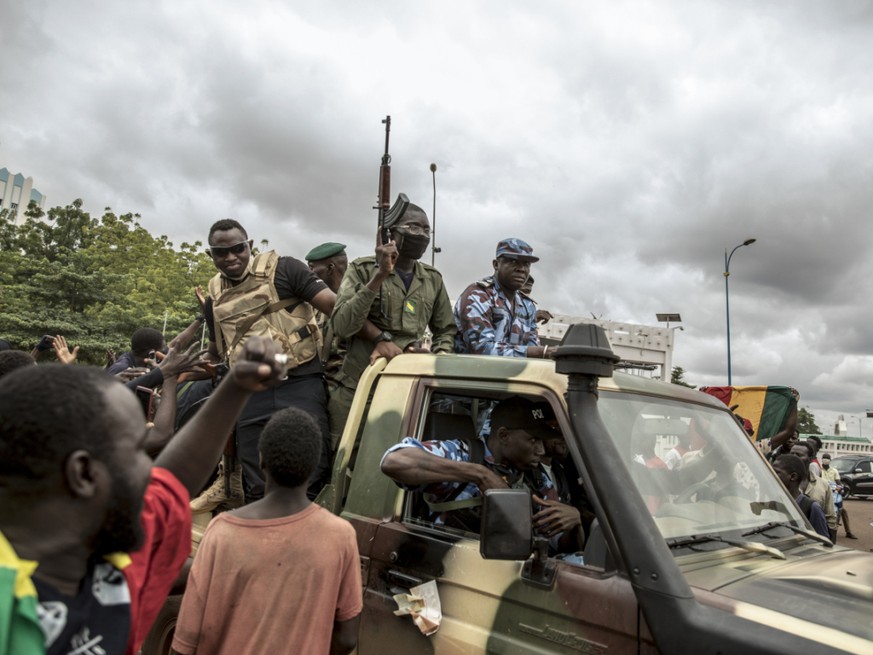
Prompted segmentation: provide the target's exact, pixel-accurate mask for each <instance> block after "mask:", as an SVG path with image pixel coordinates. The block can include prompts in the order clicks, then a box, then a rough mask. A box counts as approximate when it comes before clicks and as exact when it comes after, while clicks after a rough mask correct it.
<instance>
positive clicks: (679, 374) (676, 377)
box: [670, 366, 696, 389]
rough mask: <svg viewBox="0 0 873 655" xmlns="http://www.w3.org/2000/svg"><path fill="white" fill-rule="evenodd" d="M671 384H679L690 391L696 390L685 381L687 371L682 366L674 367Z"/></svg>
mask: <svg viewBox="0 0 873 655" xmlns="http://www.w3.org/2000/svg"><path fill="white" fill-rule="evenodd" d="M670 382H672V383H673V384H678V385H680V386H682V387H688V388H689V389H696V387H695V386H694V385H693V384H688V383H687V382H686V381H685V369H684V368H682V367H681V366H674V367H673V371H672V372H671V373H670Z"/></svg>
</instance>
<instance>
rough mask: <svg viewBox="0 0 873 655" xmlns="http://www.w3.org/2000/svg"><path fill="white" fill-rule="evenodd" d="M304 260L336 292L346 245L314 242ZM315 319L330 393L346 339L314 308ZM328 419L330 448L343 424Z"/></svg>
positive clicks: (335, 383)
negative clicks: (319, 333)
mask: <svg viewBox="0 0 873 655" xmlns="http://www.w3.org/2000/svg"><path fill="white" fill-rule="evenodd" d="M306 263H307V264H309V270H311V271H312V272H313V273H315V275H317V276H318V277H319V278H321V280H322V281H323V282H324V283H325V284H326V285H327V288H328V289H330V290H331V291H333V292H334V293H336V292H338V291H339V287H340V283H341V282H342V280H343V276H344V275H345V274H346V270H347V269H348V267H349V258H348V255H346V246H345V244H342V243H334V242H328V243H322V244H320V245H317V246H315V248H313V249H312V250H310V251H309V252H308V253H306ZM315 320H316V321H317V322H318V327H319V329H320V330H321V334H322V335H323V336H324V345H323V346H322V351H321V361H322V363H323V364H324V379H325V381H326V382H327V389H328V392H329V393H330V394H333V392H334V390H335V389H336V387H337V386H338V385H339V382H338V381H337V376H338V375H339V372H340V369H341V368H342V365H343V360H344V359H345V357H346V351H347V350H348V342H347V341H346V339H338V338H336V336H334V333H333V328H332V327H331V325H330V322H329V321H330V316H329V315H327V314H323V313H322V312H318V311H317V312H316V313H315ZM328 418H329V419H330V421H329V422H330V437H331V447H332V448H333V450H336V446H337V443H339V439H340V436H342V429H343V426H342V425H341V424H340V425H337V424H336V422H335V421H334V420H333V415H330V416H329V417H328Z"/></svg>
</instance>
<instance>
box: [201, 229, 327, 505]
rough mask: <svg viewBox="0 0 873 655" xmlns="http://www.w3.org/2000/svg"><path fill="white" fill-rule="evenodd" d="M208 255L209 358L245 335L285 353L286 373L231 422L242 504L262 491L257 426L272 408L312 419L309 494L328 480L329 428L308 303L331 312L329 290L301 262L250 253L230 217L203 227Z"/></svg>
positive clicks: (317, 338) (232, 349)
mask: <svg viewBox="0 0 873 655" xmlns="http://www.w3.org/2000/svg"><path fill="white" fill-rule="evenodd" d="M209 254H210V255H211V256H212V261H213V263H214V264H215V267H216V268H217V269H218V274H217V275H216V276H215V277H213V278H212V279H211V280H210V281H209V298H207V300H206V305H205V308H204V316H205V318H206V325H207V326H208V328H209V348H208V352H209V356H210V358H211V359H212V360H213V361H216V362H218V361H225V362H226V363H228V364H229V365H230V366H231V367H233V365H234V363H235V362H236V358H237V356H238V355H239V353H240V352H241V350H242V345H243V344H244V343H245V342H246V340H247V339H248V338H249V337H251V336H255V335H257V336H262V337H267V338H269V339H272V340H273V341H274V342H275V343H276V344H278V345H279V346H280V347H281V350H282V353H283V354H284V355H286V356H287V361H288V375H287V377H286V379H285V380H284V381H283V382H282V384H280V385H279V386H277V387H274V388H270V389H267V390H265V391H261V392H259V393H256V394H254V395H253V396H252V398H251V399H250V400H249V402H248V404H247V405H246V407H245V409H244V410H243V412H242V414H241V416H240V419H239V422H238V423H237V425H236V440H237V454H238V456H239V458H240V462H241V463H242V469H243V488H244V490H245V497H246V498H245V499H246V502H247V503H250V502H253V501H255V500H258V499H260V498H262V497H263V495H264V478H263V473H262V471H261V469H260V466H259V461H258V457H259V455H258V441H259V440H260V436H261V430H262V429H263V427H264V425H266V423H267V421H269V420H270V417H271V416H272V415H273V413H274V412H276V411H278V410H280V409H282V408H284V407H297V408H298V409H302V410H303V411H305V412H308V413H309V414H311V415H312V417H313V418H314V419H315V420H316V422H317V423H318V426H319V429H320V430H321V435H322V449H321V460H320V461H319V465H318V467H317V468H316V470H315V473H314V475H313V477H312V480H311V482H310V486H309V490H308V493H309V496H310V497H311V498H314V497H315V496H316V495H317V493H318V491H319V490H320V489H321V487H322V486H324V484H325V483H326V482H327V481H328V480H329V479H330V454H331V449H330V432H329V428H328V420H327V391H326V390H325V385H324V379H323V375H322V373H323V371H322V363H321V359H320V357H319V351H320V350H321V346H322V335H321V331H320V330H319V328H318V325H317V323H316V320H315V312H314V311H313V308H315V309H317V310H319V311H321V312H324V313H325V314H328V315H330V313H331V312H332V311H333V306H334V301H335V300H336V296H335V295H334V292H333V291H331V290H330V289H329V288H328V287H327V285H326V284H325V283H324V282H323V281H322V280H321V279H319V278H318V277H317V276H316V275H315V274H314V273H313V272H312V271H310V270H309V268H308V267H307V266H306V264H304V263H303V262H301V261H299V260H297V259H294V258H293V257H279V256H278V255H277V254H276V253H275V252H273V251H269V252H264V253H260V254H257V255H252V240H250V239H249V237H248V234H247V233H246V231H245V229H244V228H243V226H242V225H240V224H239V223H238V222H237V221H235V220H232V219H224V220H220V221H218V222H217V223H215V224H214V225H213V226H212V227H211V228H210V230H209Z"/></svg>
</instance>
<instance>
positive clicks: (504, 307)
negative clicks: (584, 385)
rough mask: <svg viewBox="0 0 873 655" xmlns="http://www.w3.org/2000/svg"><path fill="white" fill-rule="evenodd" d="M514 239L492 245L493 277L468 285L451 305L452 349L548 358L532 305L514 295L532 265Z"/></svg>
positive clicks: (535, 259) (530, 254)
mask: <svg viewBox="0 0 873 655" xmlns="http://www.w3.org/2000/svg"><path fill="white" fill-rule="evenodd" d="M539 260H540V258H539V257H534V255H533V248H531V247H530V245H528V244H527V243H526V242H524V241H522V240H521V239H517V238H508V239H503V240H502V241H501V242H500V243H498V244H497V252H496V254H495V257H494V261H493V262H492V265H493V266H494V274H493V275H490V276H488V277H486V278H484V279H482V280H479V281H478V282H474V283H473V284H471V285H470V286H468V287H467V288H466V289H465V290H464V292H463V293H462V294H461V295H460V296H459V297H458V300H457V301H456V302H455V308H454V317H455V324H456V325H457V329H458V333H457V337H456V339H455V351H456V352H459V353H468V354H472V355H498V356H502V357H536V358H541V357H542V358H545V357H552V356H553V353H549V347H548V346H541V345H540V340H539V335H538V334H537V319H536V317H537V307H536V305H535V304H534V302H533V301H532V300H531V299H530V298H528V297H527V296H526V295H524V294H523V293H521V292H520V290H521V288H522V287H523V286H524V284H525V282H527V279H528V277H529V276H530V267H531V264H533V263H534V262H538V261H539Z"/></svg>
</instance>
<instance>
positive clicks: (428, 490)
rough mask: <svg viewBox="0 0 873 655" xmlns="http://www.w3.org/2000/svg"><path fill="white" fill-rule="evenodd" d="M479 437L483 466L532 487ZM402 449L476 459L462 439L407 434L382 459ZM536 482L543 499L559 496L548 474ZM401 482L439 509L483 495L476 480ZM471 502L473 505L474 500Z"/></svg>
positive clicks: (438, 518) (440, 520) (439, 517)
mask: <svg viewBox="0 0 873 655" xmlns="http://www.w3.org/2000/svg"><path fill="white" fill-rule="evenodd" d="M479 440H480V441H481V442H482V444H483V446H484V452H485V456H484V461H482V462H481V463H482V464H483V465H485V466H487V467H488V468H490V469H491V470H492V471H494V472H495V473H496V474H497V475H499V476H500V477H502V478H503V479H504V481H505V482H506V483H507V484H508V485H509V486H511V487H516V488H521V487H525V486H528V484H526V483H525V476H524V475H523V473H522V472H521V471H519V470H518V469H515V468H513V467H511V466H503V465H500V464H498V463H497V462H496V461H495V460H494V455H493V454H492V453H491V450H490V449H489V448H488V442H487V440H485V439H484V438H482V437H479ZM401 448H420V449H421V450H424V451H425V452H428V453H430V454H431V455H436V456H437V457H442V458H443V459H450V460H452V461H455V462H469V461H471V459H472V457H471V453H470V447H469V446H468V444H466V443H465V442H464V441H462V440H460V439H447V440H445V441H419V440H418V439H415V438H413V437H406V438H404V439H403V440H402V441H401V442H400V443H399V444H396V445H394V446H391V448H389V449H388V450H387V451H386V452H385V455H383V457H382V459H383V460H384V459H385V457H387V456H388V455H389V454H390V453H393V452H394V451H397V450H400V449H401ZM528 480H530V479H528ZM536 482H537V484H538V485H540V486H539V487H538V488H533V489H531V491H533V492H534V493H536V494H538V495H539V496H540V497H542V498H555V497H557V496H556V492H555V489H554V484H553V483H552V481H551V480H550V479H549V478H548V476H541V477H539V476H538V477H537V478H536ZM398 484H399V485H400V486H401V487H402V488H404V489H406V490H407V491H419V492H421V493H423V494H424V495H425V499H426V500H427V502H428V504H429V505H431V506H432V507H436V508H439V505H440V504H441V503H444V502H446V501H449V500H450V501H451V503H452V505H454V506H456V507H458V508H463V507H464V505H466V503H464V502H463V501H468V500H472V499H475V498H480V497H481V496H482V492H481V491H480V490H479V487H478V486H477V485H476V484H475V483H473V482H452V481H448V480H447V481H444V482H432V483H430V484H426V485H419V486H409V485H405V484H402V483H398ZM459 487H463V489H461V490H460V492H458V491H457V490H458V488H459ZM528 488H530V487H528ZM470 505H472V503H471V504H470ZM431 518H432V520H433V521H434V523H436V524H437V525H442V524H444V523H445V521H446V512H439V511H438V512H435V515H434V516H433V517H431Z"/></svg>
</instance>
